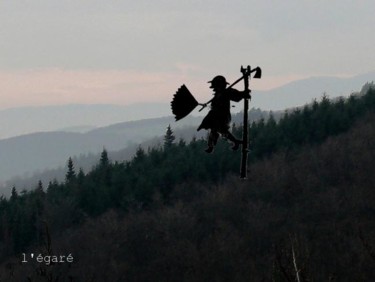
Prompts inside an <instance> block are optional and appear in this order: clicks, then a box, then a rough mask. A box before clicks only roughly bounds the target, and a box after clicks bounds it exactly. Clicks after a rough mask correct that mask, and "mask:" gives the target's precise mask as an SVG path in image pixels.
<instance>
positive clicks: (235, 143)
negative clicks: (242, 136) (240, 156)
mask: <svg viewBox="0 0 375 282" xmlns="http://www.w3.org/2000/svg"><path fill="white" fill-rule="evenodd" d="M223 136H224V137H225V138H226V139H228V140H229V141H231V142H233V147H232V150H234V151H237V150H238V148H239V147H240V145H241V144H242V140H239V139H237V138H236V137H234V136H233V134H232V133H230V132H229V131H226V132H225V133H223Z"/></svg>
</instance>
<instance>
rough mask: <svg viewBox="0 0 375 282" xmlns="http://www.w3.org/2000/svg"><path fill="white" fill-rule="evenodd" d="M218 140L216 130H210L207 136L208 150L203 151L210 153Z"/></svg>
mask: <svg viewBox="0 0 375 282" xmlns="http://www.w3.org/2000/svg"><path fill="white" fill-rule="evenodd" d="M218 138H219V133H217V131H216V130H213V129H211V131H210V135H209V136H208V142H207V145H208V148H207V149H206V150H205V151H206V152H207V153H212V151H213V150H214V147H215V145H216V143H217V140H218Z"/></svg>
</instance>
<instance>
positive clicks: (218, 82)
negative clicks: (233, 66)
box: [208, 75, 229, 90]
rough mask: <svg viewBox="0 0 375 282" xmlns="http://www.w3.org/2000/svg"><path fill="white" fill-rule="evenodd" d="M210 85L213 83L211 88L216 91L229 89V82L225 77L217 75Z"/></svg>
mask: <svg viewBox="0 0 375 282" xmlns="http://www.w3.org/2000/svg"><path fill="white" fill-rule="evenodd" d="M208 83H211V86H210V88H213V89H214V90H222V89H225V88H226V87H227V85H228V84H229V83H228V82H227V80H226V79H225V77H224V76H222V75H217V76H215V77H214V78H213V79H212V80H211V81H209V82H208Z"/></svg>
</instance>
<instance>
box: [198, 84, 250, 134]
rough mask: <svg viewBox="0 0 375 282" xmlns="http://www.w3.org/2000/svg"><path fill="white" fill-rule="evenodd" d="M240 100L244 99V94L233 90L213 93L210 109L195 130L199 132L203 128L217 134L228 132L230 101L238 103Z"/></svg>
mask: <svg viewBox="0 0 375 282" xmlns="http://www.w3.org/2000/svg"><path fill="white" fill-rule="evenodd" d="M242 98H244V92H242V91H238V90H236V89H233V88H227V89H225V90H223V91H221V92H217V93H214V98H213V99H212V101H211V109H210V111H209V112H208V114H207V116H206V117H205V118H204V119H203V121H202V123H201V125H200V126H199V127H198V129H197V130H198V131H199V130H201V129H202V128H203V129H212V130H215V131H218V132H226V131H228V129H229V123H230V121H231V115H230V101H234V102H239V101H241V99H242Z"/></svg>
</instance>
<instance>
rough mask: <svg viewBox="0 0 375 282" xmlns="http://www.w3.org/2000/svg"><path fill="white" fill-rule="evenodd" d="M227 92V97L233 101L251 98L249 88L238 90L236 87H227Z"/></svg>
mask: <svg viewBox="0 0 375 282" xmlns="http://www.w3.org/2000/svg"><path fill="white" fill-rule="evenodd" d="M228 91H230V92H229V99H230V100H231V101H234V102H239V101H241V100H242V99H251V96H250V92H251V90H250V89H249V90H244V91H239V90H237V89H233V88H231V89H228Z"/></svg>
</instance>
